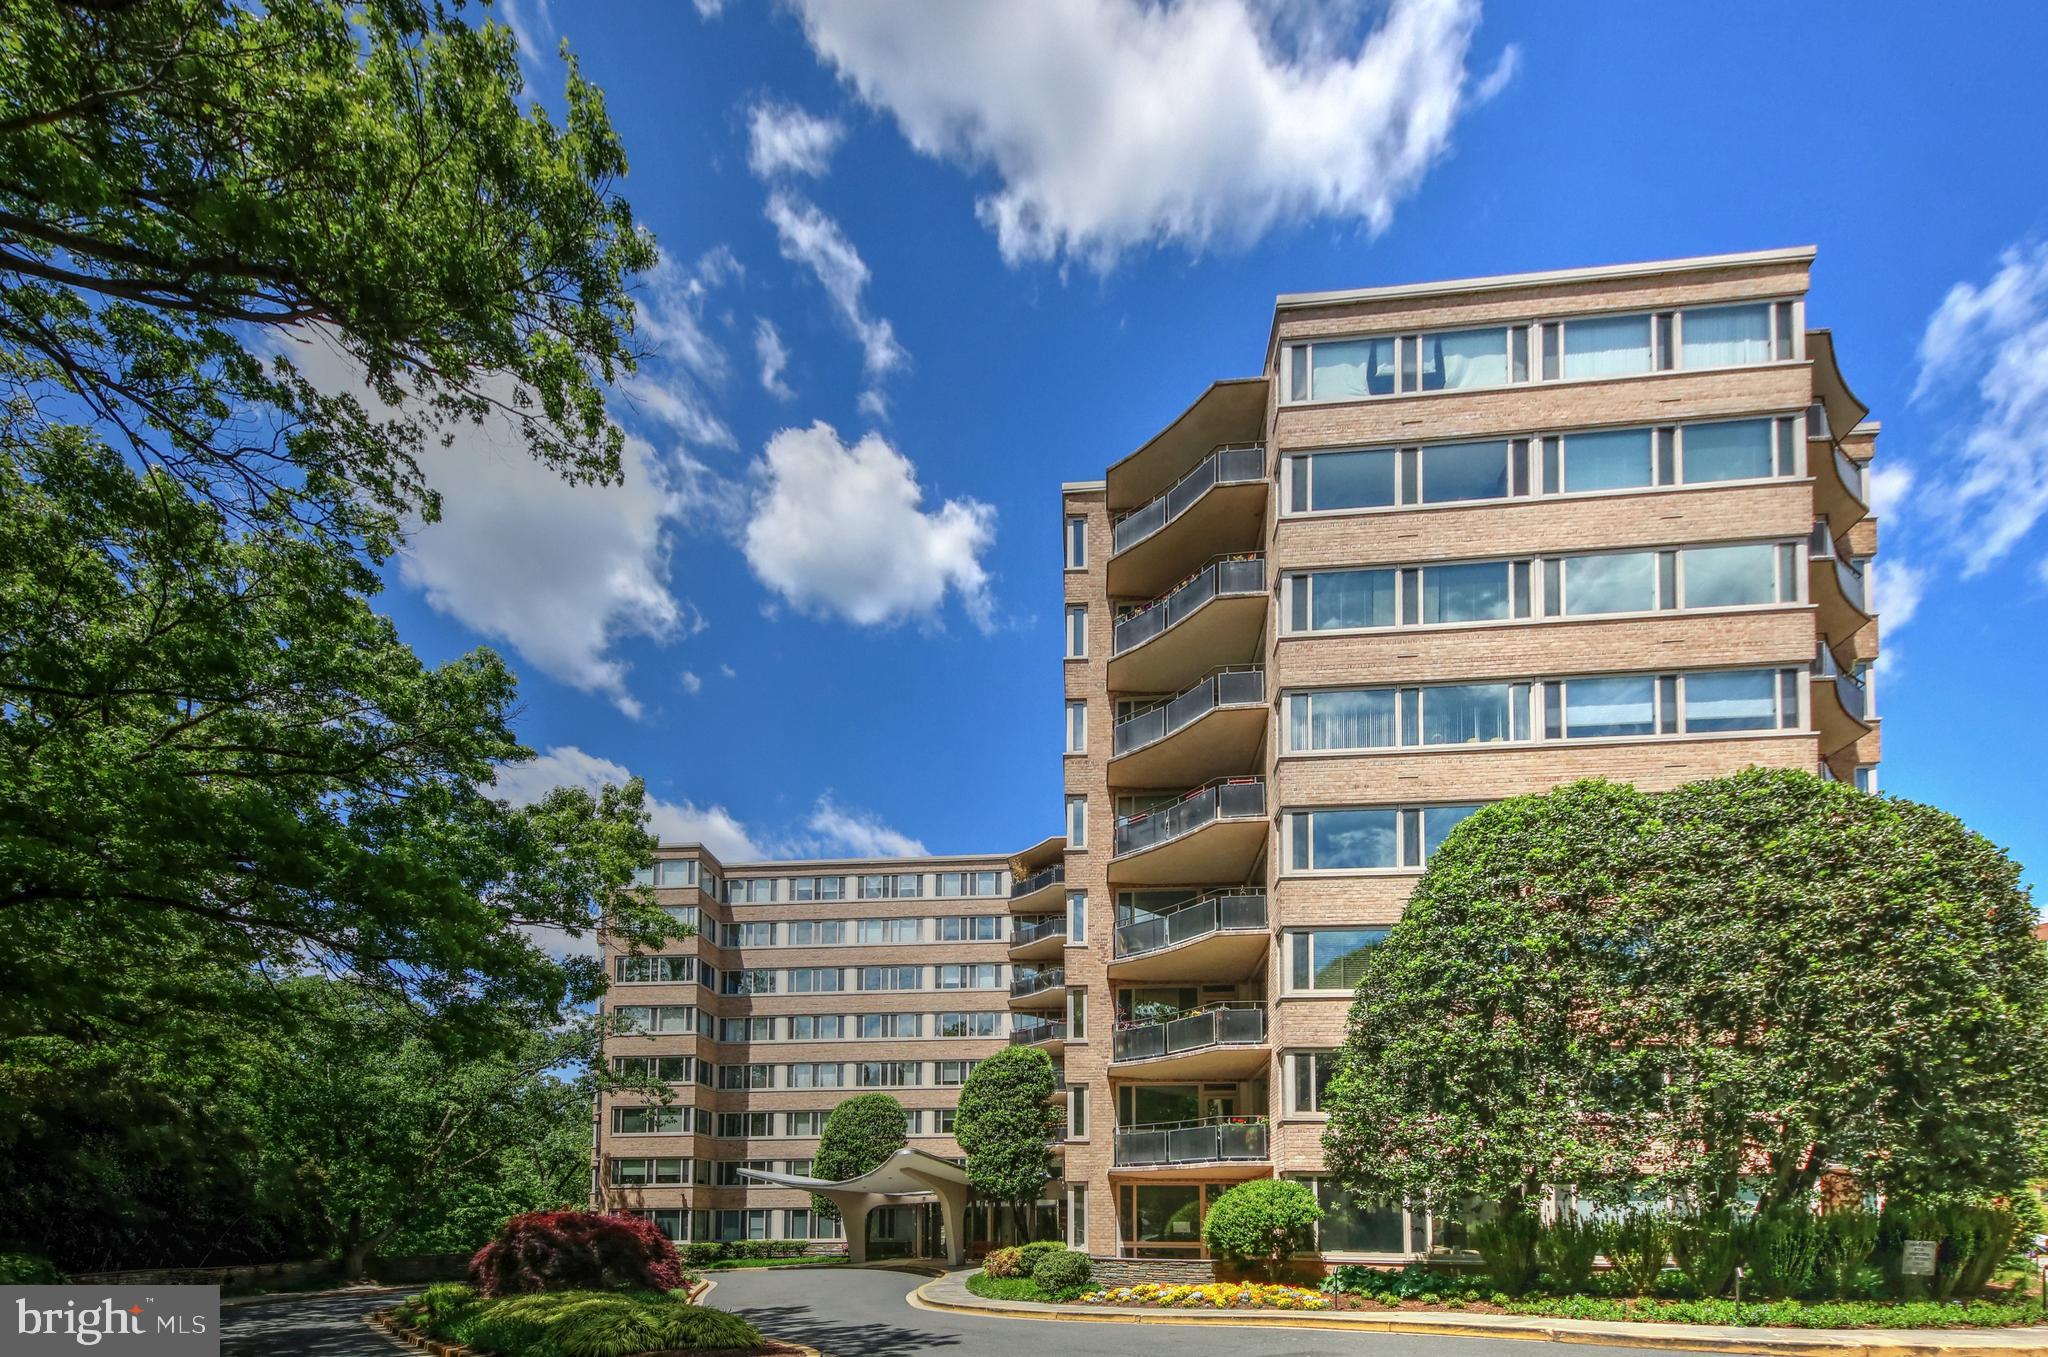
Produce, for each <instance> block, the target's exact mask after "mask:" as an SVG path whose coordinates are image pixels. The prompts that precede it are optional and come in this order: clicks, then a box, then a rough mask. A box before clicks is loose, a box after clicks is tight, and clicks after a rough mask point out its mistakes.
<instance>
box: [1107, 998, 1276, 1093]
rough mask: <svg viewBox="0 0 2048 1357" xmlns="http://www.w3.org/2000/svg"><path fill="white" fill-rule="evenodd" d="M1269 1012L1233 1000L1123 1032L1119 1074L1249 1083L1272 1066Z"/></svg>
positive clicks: (1114, 1053)
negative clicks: (1267, 1066) (1241, 1080)
mask: <svg viewBox="0 0 2048 1357" xmlns="http://www.w3.org/2000/svg"><path fill="white" fill-rule="evenodd" d="M1267 1056H1268V1051H1267V1047H1266V1009H1265V1006H1264V1005H1263V1004H1259V1003H1254V1002H1250V1001H1237V1000H1233V1001H1230V1002H1227V1003H1221V1004H1211V1005H1210V1006H1208V1007H1207V1008H1201V1009H1197V1010H1195V1011H1194V1012H1193V1013H1186V1014H1183V1015H1181V1016H1180V1017H1178V1018H1173V1019H1170V1020H1169V1021H1166V1022H1151V1023H1139V1024H1137V1025H1135V1026H1132V1027H1124V1028H1120V1029H1118V1031H1117V1034H1116V1041H1115V1044H1114V1046H1113V1048H1112V1050H1111V1054H1110V1068H1111V1071H1112V1072H1113V1073H1116V1074H1119V1075H1123V1076H1126V1077H1130V1078H1140V1077H1142V1078H1145V1079H1153V1078H1158V1079H1167V1078H1173V1079H1244V1078H1248V1077H1250V1076H1252V1075H1255V1074H1259V1073H1261V1072H1263V1071H1264V1070H1265V1068H1266V1060H1267Z"/></svg>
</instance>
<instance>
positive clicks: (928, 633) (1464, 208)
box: [384, 0, 2048, 876]
mask: <svg viewBox="0 0 2048 1357" xmlns="http://www.w3.org/2000/svg"><path fill="white" fill-rule="evenodd" d="M497 12H498V13H499V14H500V15H502V16H504V17H505V18H507V19H509V20H510V21H512V22H513V24H514V25H515V29H516V31H517V32H518V34H519V35H520V37H521V39H522V43H523V45H524V50H525V56H524V57H523V65H524V67H525V69H526V70H527V71H528V73H529V76H530V78H531V80H532V82H533V85H534V88H535V89H536V90H537V91H538V92H539V93H540V94H541V96H542V97H543V99H544V101H545V102H547V103H548V104H549V105H550V106H551V107H557V108H558V107H559V91H560V87H561V67H560V63H559V60H558V58H557V57H556V56H555V55H554V49H555V46H556V44H557V42H558V41H559V40H560V39H563V38H566V39H567V40H568V41H569V43H570V45H571V47H572V48H573V49H574V51H575V53H576V55H577V57H578V59H579V60H580V61H581V63H582V67H583V70H584V73H585V74H586V75H587V76H589V77H590V78H591V79H593V80H595V81H596V82H597V83H598V84H599V85H601V86H602V87H603V88H604V90H605V91H606V95H607V98H608V102H609V106H610V110H611V114H612V117H613V120H614V122H615V124H616V125H617V127H618V129H619V131H620V133H621V134H622V136H623V137H624V139H625V142H626V146H627V149H628V153H629V155H630V157H631V160H632V173H631V175H630V177H629V179H628V180H627V181H626V182H625V183H624V185H623V186H622V187H623V190H624V192H625V193H626V195H627V197H628V198H629V199H630V200H631V202H632V203H633V206H634V208H635V210H636V212H637V213H638V215H639V217H640V219H641V220H642V221H643V222H644V223H645V224H646V225H647V226H648V228H650V229H651V230H652V231H653V232H654V233H655V235H656V236H657V238H658V239H659V241H660V244H661V246H662V249H663V251H664V255H665V263H664V266H663V267H662V269H660V270H659V271H657V273H656V274H655V275H653V276H651V277H650V278H648V279H646V280H644V282H643V284H642V286H641V289H640V297H641V300H642V303H643V308H644V314H643V325H642V338H643V341H645V342H646V344H647V346H648V348H649V361H648V363H647V364H646V366H645V368H644V370H643V372H642V374H641V375H640V377H639V378H637V379H636V380H635V381H634V382H633V383H632V384H631V385H630V386H629V387H628V388H627V389H624V390H622V391H621V392H620V393H619V399H618V401H617V402H616V411H617V414H618V416H619V418H620V420H621V422H622V423H623V424H624V425H625V426H626V427H627V429H628V431H629V432H630V433H631V434H632V435H634V441H633V457H632V458H631V459H630V460H631V463H632V466H631V470H632V473H633V474H632V479H631V480H630V482H629V484H628V485H627V486H626V487H625V488H623V489H613V490H608V491H597V490H589V491H576V492H573V493H572V492H569V491H566V490H564V489H562V488H561V487H559V486H555V485H551V484H548V483H546V482H545V481H544V479H543V478H537V477H536V476H535V475H534V473H533V472H532V469H531V468H528V467H526V466H523V465H522V464H521V463H520V461H519V459H518V457H517V456H516V455H515V454H511V453H507V452H501V451H497V450H495V449H492V448H490V447H488V446H473V445H472V444H475V443H476V440H467V441H466V442H465V443H464V444H463V445H459V446H458V447H457V448H456V449H454V450H453V452H451V453H450V454H449V455H448V456H447V457H446V458H445V459H443V460H441V461H439V462H437V464H436V466H435V468H434V469H435V471H436V474H437V477H438V479H439V482H440V484H441V485H442V487H443V489H444V490H445V491H446V492H447V496H448V501H449V506H450V512H449V515H448V521H447V522H446V523H444V524H442V525H438V526H436V527H434V528H431V529H428V530H425V531H423V532H421V533H420V534H419V535H418V536H417V537H416V539H415V542H414V545H413V548H412V550H411V552H410V554H409V555H408V556H407V557H406V559H405V560H403V561H402V562H400V563H398V564H397V565H396V566H395V567H394V568H393V570H392V572H391V576H392V577H391V584H390V589H389V591H388V592H387V594H386V595H385V599H384V606H385V607H386V608H387V609H388V610H389V611H390V612H391V613H392V614H393V615H394V616H395V617H396V618H397V619H398V621H399V623H400V625H401V627H402V629H403V631H404V633H405V635H406V636H407V638H408V639H409V640H410V641H411V642H412V643H413V644H414V645H415V646H417V647H418V648H419V649H420V650H422V652H423V653H425V654H427V655H428V656H430V657H444V656H447V655H450V654H454V653H459V652H460V651H462V650H465V649H467V648H469V647H471V646H473V645H476V644H479V643H489V644H492V645H495V646H498V647H499V648H500V649H501V650H503V651H504V652H505V653H506V654H507V656H508V658H509V659H510V660H511V662H512V663H513V665H514V666H515V668H516V669H517V670H518V672H519V674H520V676H521V683H522V693H523V697H524V710H523V713H522V716H521V719H520V730H521V733H522V735H523V737H524V738H525V739H526V741H527V742H528V743H529V744H531V745H533V746H534V747H535V748H537V749H539V750H541V751H543V752H544V754H545V755H546V757H545V758H544V759H543V760H542V761H541V762H540V764H538V765H537V766H535V767H533V768H530V769H526V770H522V771H521V772H519V773H518V774H516V775H515V780H516V786H515V790H522V791H523V790H527V789H529V788H530V787H532V786H533V785H537V784H538V783H540V782H544V781H548V780H557V779H558V780H566V781H578V780H581V781H589V780H592V779H596V778H601V777H603V776H606V775H608V774H609V775H613V776H616V775H618V770H630V771H632V772H634V773H638V774H639V775H641V776H642V777H644V778H645V779H646V781H647V784H648V788H649V791H650V794H651V795H652V796H653V797H655V798H657V800H658V802H659V806H658V812H659V813H658V819H657V823H658V825H659V826H660V827H661V828H662V829H663V830H664V832H666V833H686V834H691V835H694V836H701V837H705V838H707V839H708V840H710V841H711V842H712V843H713V844H714V846H716V847H719V848H721V849H722V850H723V851H726V852H728V853H733V852H739V851H745V850H747V849H752V850H754V851H759V852H772V853H782V852H792V853H802V852H834V851H892V850H905V849H911V848H913V847H914V846H915V845H920V844H921V845H923V846H924V847H925V848H927V849H929V850H930V851H933V852H964V851H984V850H1007V849H1012V848H1016V847H1021V846H1023V845H1024V844H1026V843H1028V842H1031V841H1035V840H1036V839H1038V838H1039V837H1042V836H1043V835H1045V834H1048V833H1051V832H1054V831H1055V829H1056V827H1057V820H1058V803H1059V777H1060V772H1059V759H1058V754H1057V750H1058V747H1059V720H1060V711H1059V696H1058V694H1059V659H1058V650H1059V645H1058V630H1059V629H1058V625H1057V619H1058V608H1059V589H1060V581H1059V573H1058V550H1059V532H1058V514H1059V507H1058V506H1059V501H1058V485H1059V482H1061V481H1062V480H1069V479H1088V478H1093V477H1095V476H1099V475H1100V474H1101V471H1102V468H1103V467H1104V465H1105V464H1107V463H1108V462H1109V461H1111V460H1114V459H1115V458H1117V457H1118V456H1121V455H1122V454H1123V453H1125V452H1127V451H1129V450H1130V449H1131V448H1132V447H1133V446H1135V445H1136V444H1137V443H1138V442H1140V441H1142V440H1143V439H1144V438H1145V437H1147V436H1148V435H1149V434H1150V433H1151V432H1153V431H1155V430H1156V429H1157V428H1158V427H1159V426H1160V425H1162V424H1163V423H1164V422H1166V421H1167V420H1168V419H1170V418H1171V417H1172V416H1173V415H1174V414H1176V413H1177V412H1178V411H1179V410H1180V409H1181V408H1182V407H1184V406H1185V405H1186V404H1187V403H1188V401H1189V400H1190V399H1191V398H1192V397H1193V396H1194V395H1196V394H1197V393H1198V392H1199V391H1200V390H1201V388H1202V387H1203V386H1204V385H1205V384H1206V383H1207V382H1209V381H1210V380H1211V379H1213V378H1216V377H1221V376H1233V375H1245V374H1251V373H1254V372H1256V371H1257V370H1258V367H1259V363H1260V357H1261V352H1262V347H1263V343H1264V340H1265V336H1266V331H1267V326H1268V323H1269V320H1270V315H1271V305H1272V300H1273V297H1274V295H1275V294H1276V293H1279V292H1287V291H1300V290H1313V289H1324V288H1338V287H1349V286H1359V285H1366V284H1373V283H1391V282H1402V281H1414V280H1421V279H1428V278H1441V277H1456V276H1464V275H1473V274H1485V273H1496V272H1508V271H1518V270H1526V269H1540V268H1554V267H1565V266H1571V265H1585V264H1600V263H1610V262H1618V261H1623V260H1633V259H1644V258H1659V257H1670V256H1681V255H1689V254H1700V253H1711V252H1718V251H1724V250H1745V249H1757V248H1763V247H1770V246H1780V245H1788V244H1804V243H1811V244H1815V245H1818V246H1819V248H1820V258H1819V262H1818V265H1817V267H1816V270H1815V274H1814V288H1813V292H1812V294H1811V297H1810V302H1809V308H1808V315H1809V320H1810V322H1811V323H1813V324H1816V325H1825V326H1829V327H1831V328H1832V329H1833V330H1834V332H1835V335H1836V342H1837V346H1838V350H1839V352H1840V354H1841V356H1842V361H1843V364H1844V368H1845V371H1846V373H1847V375H1848V378H1849V380H1850V382H1851V384H1852V385H1853V386H1854V388H1855V389H1856V390H1857V392H1858V393H1859V394H1860V395H1861V396H1862V397H1863V399H1864V400H1866V401H1867V402H1868V403H1869V404H1870V405H1871V407H1872V409H1873V412H1874V414H1875V415H1876V417H1878V418H1880V419H1882V420H1883V421H1884V425H1885V432H1884V436H1883V438H1882V440H1881V443H1880V456H1881V458H1882V463H1881V464H1882V465H1883V466H1884V467H1886V468H1887V470H1886V472H1885V474H1884V476H1883V478H1882V481H1881V491H1882V493H1883V496H1884V499H1885V501H1886V504H1885V514H1886V516H1885V519H1884V526H1883V546H1884V551H1883V556H1882V558H1881V559H1882V560H1883V561H1884V563H1885V564H1884V567H1883V569H1884V571H1885V575H1884V578H1882V579H1881V581H1880V586H1879V587H1880V590H1881V593H1882V602H1883V606H1884V607H1885V609H1886V617H1885V622H1886V646H1887V652H1888V654H1887V661H1886V666H1885V671H1884V672H1883V673H1882V675H1881V677H1880V681H1879V703H1880V707H1881V710H1882V712H1883V713H1884V716H1885V754H1886V758H1885V764H1884V771H1883V778H1884V785H1885V787H1886V789H1887V790H1889V791H1892V792H1895V793H1897V794H1900V795H1904V796H1910V797H1914V798H1917V799H1922V800H1927V801H1931V802H1934V803H1936V804H1939V805H1941V806H1944V807H1946V808H1948V809H1950V810H1952V811H1954V812H1956V813H1957V814H1959V815H1960V816H1962V818H1963V819H1964V820H1966V821H1967V822H1968V823H1970V824H1971V825H1973V826H1975V827H1976V828H1978V829H1981V830H1982V831H1984V832H1985V833H1987V834H1988V835H1990V836H1991V837H1992V838H1993V839H1995V840H1996V841H1998V842H1999V843H2001V844H2004V845H2006V846H2008V847H2009V848H2011V849H2012V850H2013V852H2014V853H2015V854H2016V855H2017V856H2018V857H2019V858H2020V860H2021V861H2022V862H2027V863H2032V864H2034V865H2035V866H2036V867H2037V868H2038V867H2039V866H2040V865H2042V864H2048V828H2044V823H2048V821H2044V817H2043V816H2042V815H2041V814H2040V809H2039V802H2038V798H2039V795H2040V792H2041V790H2042V779H2041V775H2040V771H2039V770H2040V768H2041V767H2042V765H2043V761H2044V756H2048V727H2044V725H2043V723H2042V722H2040V721H2039V720H2038V719H2035V712H2036V711H2038V709H2039V707H2040V705H2041V703H2040V699H2041V697H2042V696H2043V693H2044V684H2043V682H2042V679H2041V677H2040V674H2041V670H2042V661H2043V658H2044V651H2048V641H2044V640H2043V639H2042V638H2043V637H2044V636H2048V572H2044V555H2048V551H2044V532H2043V530H2042V527H2041V525H2040V524H2039V523H2038V522H2037V521H2036V520H2037V519H2038V517H2039V516H2040V515H2041V514H2042V513H2043V512H2044V511H2048V432H2044V430H2048V248H2044V246H2043V244H2042V242H2043V241H2044V240H2048V194H2044V190H2043V185H2042V177H2041V170H2042V167H2043V166H2044V165H2048V145H2044V143H2048V124H2044V121H2043V120H2042V119H2041V117H2040V116H2039V109H2038V102H2037V101H2038V93H2037V90H2038V78H2039V64H2038V63H2039V57H2040V54H2041V53H2042V52H2043V51H2044V50H2048V9H2043V8H2042V7H2040V6H2029V5H2013V6H2009V7H2004V8H2002V9H1999V8H1989V7H1987V8H1982V9H1976V10H1973V12H1972V16H1973V17H1972V19H1971V21H1970V22H1968V23H1946V22H1935V21H1933V20H1932V19H1931V18H1930V16H1929V14H1928V13H1927V11H1925V10H1923V9H1914V8H1908V7H1904V6H1855V5H1849V4H1809V5H1798V6H1785V5H1767V4H1741V3H1737V4H1731V3H1722V4H1716V5H1712V6H1700V7H1696V8H1690V9H1686V10H1681V9H1680V8H1679V7H1675V6H1621V5H1593V4H1564V5H1548V6H1540V7H1538V6H1509V5H1505V4H1494V5H1491V6H1488V7H1486V8H1485V9H1484V10H1483V11H1482V9H1481V8H1480V6H1479V5H1478V4H1476V3H1465V2H1461V0H1392V3H1385V4H1373V5H1354V4H1347V3H1342V0H1277V3H1272V4H1267V5H1255V4H1252V3H1251V2H1250V0H1207V3H1202V4H1198V5H1190V4H1178V5H1146V6H1139V5H1138V4H1136V3H1135V0H1097V2H1096V3H1083V2H1082V0H987V2H986V3H977V4H974V5H964V6H956V5H944V6H936V7H927V6H912V5H907V4H906V5H876V4H871V3H867V0H792V2H791V3H786V4H767V3H761V4H751V3H745V2H744V0H727V2H726V3H722V4H721V3H716V2H715V0H695V3H694V4H684V3H662V4H643V5H630V4H623V3H616V4H614V3H608V4H605V5H595V6H573V7H572V6H568V5H554V6H553V7H552V8H550V7H548V6H547V5H545V4H544V3H542V0H517V3H501V4H500V6H499V8H498V11H497ZM828 525H829V529H830V530H829V531H828V530H827V527H828ZM2035 875H2036V876H2038V871H2037V872H2036V873H2035Z"/></svg>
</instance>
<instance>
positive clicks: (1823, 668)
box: [1813, 641, 1868, 721]
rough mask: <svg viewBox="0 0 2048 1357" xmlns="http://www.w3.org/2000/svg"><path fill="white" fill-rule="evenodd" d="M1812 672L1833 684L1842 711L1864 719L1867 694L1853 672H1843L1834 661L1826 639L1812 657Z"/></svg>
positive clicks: (1860, 719)
mask: <svg viewBox="0 0 2048 1357" xmlns="http://www.w3.org/2000/svg"><path fill="white" fill-rule="evenodd" d="M1813 673H1814V677H1816V678H1824V679H1827V680H1829V681H1830V682H1832V683H1833V684H1834V685H1835V696H1836V697H1837V698H1839V699H1840V700H1841V703H1842V710H1843V711H1845V712H1847V713H1849V715H1851V716H1853V717H1855V718H1856V719H1857V720H1858V721H1862V720H1864V719H1865V717H1864V714H1863V713H1864V710H1865V707H1866V705H1867V703H1866V701H1865V699H1866V698H1867V696H1868V694H1867V693H1866V691H1865V690H1864V687H1863V684H1862V683H1860V682H1858V681H1857V678H1856V676H1855V675H1854V674H1849V673H1845V672H1843V670H1842V666H1841V665H1840V664H1837V663H1836V662H1835V653H1834V652H1833V651H1832V650H1829V649H1828V644H1827V642H1826V641H1822V642H1821V643H1820V647H1819V649H1818V651H1817V652H1816V653H1815V655H1814V657H1813Z"/></svg>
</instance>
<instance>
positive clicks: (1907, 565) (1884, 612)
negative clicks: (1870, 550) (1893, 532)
mask: <svg viewBox="0 0 2048 1357" xmlns="http://www.w3.org/2000/svg"><path fill="white" fill-rule="evenodd" d="M1869 587H1870V604H1871V606H1872V607H1873V608H1875V609H1877V611H1878V613H1879V614H1880V616H1881V617H1882V619H1883V621H1884V626H1885V630H1886V632H1887V633H1890V632H1895V631H1897V630H1898V629H1899V628H1900V627H1903V626H1905V625H1906V624H1907V623H1908V622H1910V621H1912V620H1913V614H1914V613H1916V612H1918V611H1920V600H1921V599H1922V598H1924V597H1925V596H1926V594H1927V571H1925V570H1924V569H1922V568H1920V567H1919V566H1916V565H1914V564H1912V563H1911V562H1910V561H1907V560H1905V559H1903V558H1900V557H1884V556H1880V557H1878V558H1876V559H1875V560H1873V561H1871V563H1870V579H1869Z"/></svg>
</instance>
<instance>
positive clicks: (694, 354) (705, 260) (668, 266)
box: [633, 245, 746, 382]
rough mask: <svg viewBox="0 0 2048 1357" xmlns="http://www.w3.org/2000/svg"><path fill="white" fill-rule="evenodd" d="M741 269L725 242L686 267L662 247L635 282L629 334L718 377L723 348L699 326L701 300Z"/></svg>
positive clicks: (710, 378) (706, 376)
mask: <svg viewBox="0 0 2048 1357" xmlns="http://www.w3.org/2000/svg"><path fill="white" fill-rule="evenodd" d="M745 272H746V270H745V269H743V268H742V267H741V266H740V261H739V259H738V257H737V256H735V255H734V254H733V252H732V250H731V249H730V248H729V247H727V246H724V245H719V246H715V247H713V248H712V249H710V250H707V251H706V252H705V253H704V254H703V255H702V256H701V257H699V259H698V260H697V262H696V264H695V265H694V266H692V267H691V268H688V269H685V268H683V267H682V266H681V265H680V264H678V263H676V261H675V259H674V258H673V257H672V256H671V255H670V254H669V253H668V252H667V251H666V250H663V251H662V252H661V253H660V255H659V256H658V257H657V258H656V260H655V262H654V267H653V268H651V269H649V270H648V271H647V272H645V273H643V274H641V275H640V276H639V278H638V279H637V280H636V293H635V296H634V299H633V301H634V316H633V328H634V332H635V333H636V334H638V335H640V336H641V337H642V338H644V339H646V340H647V341H648V342H649V343H651V344H653V345H654V347H655V348H656V349H657V350H658V351H659V352H660V353H661V355H662V356H663V357H665V358H668V359H669V360H671V361H673V362H675V363H677V364H680V365H681V366H682V367H683V368H684V369H685V370H687V371H688V372H690V373H691V374H692V375H693V376H695V377H698V378H700V379H701V380H704V381H707V382H717V381H719V380H722V379H723V378H724V376H725V372H726V359H725V352H724V350H723V349H721V348H720V347H719V346H718V342H717V341H716V340H715V339H713V338H712V337H711V335H710V332H709V331H708V330H706V329H705V326H704V302H705V299H706V298H708V297H709V296H710V295H711V293H712V291H713V289H715V288H718V287H720V286H723V285H724V284H726V283H730V282H736V281H738V280H739V279H740V278H741V277H743V276H744V275H745Z"/></svg>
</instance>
